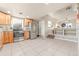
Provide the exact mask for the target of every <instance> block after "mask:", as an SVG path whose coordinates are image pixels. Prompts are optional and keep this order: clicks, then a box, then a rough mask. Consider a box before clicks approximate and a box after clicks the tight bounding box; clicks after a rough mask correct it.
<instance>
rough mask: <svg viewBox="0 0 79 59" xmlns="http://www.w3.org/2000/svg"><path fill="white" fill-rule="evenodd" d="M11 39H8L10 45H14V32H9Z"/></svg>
mask: <svg viewBox="0 0 79 59" xmlns="http://www.w3.org/2000/svg"><path fill="white" fill-rule="evenodd" d="M8 35H9V37H8V39H9V42H10V43H13V32H9V34H8Z"/></svg>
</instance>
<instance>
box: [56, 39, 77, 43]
mask: <svg viewBox="0 0 79 59" xmlns="http://www.w3.org/2000/svg"><path fill="white" fill-rule="evenodd" d="M55 39H58V40H65V41H71V42H75V43H77V42H78V41H76V40H70V39H65V38H64V39H63V38H55Z"/></svg>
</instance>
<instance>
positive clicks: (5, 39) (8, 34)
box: [2, 31, 13, 44]
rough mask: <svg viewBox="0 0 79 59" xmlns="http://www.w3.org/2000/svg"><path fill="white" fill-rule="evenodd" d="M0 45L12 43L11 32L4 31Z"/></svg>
mask: <svg viewBox="0 0 79 59" xmlns="http://www.w3.org/2000/svg"><path fill="white" fill-rule="evenodd" d="M2 43H3V44H6V43H13V32H12V31H4V32H3V35H2Z"/></svg>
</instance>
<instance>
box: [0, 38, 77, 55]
mask: <svg viewBox="0 0 79 59" xmlns="http://www.w3.org/2000/svg"><path fill="white" fill-rule="evenodd" d="M77 52H78V51H77V43H74V42H69V41H64V40H57V39H42V38H37V39H33V40H25V41H21V42H17V43H14V44H13V46H11V45H10V44H7V45H5V46H4V47H3V48H2V49H0V56H77Z"/></svg>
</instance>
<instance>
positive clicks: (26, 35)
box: [24, 31, 29, 39]
mask: <svg viewBox="0 0 79 59" xmlns="http://www.w3.org/2000/svg"><path fill="white" fill-rule="evenodd" d="M24 38H25V39H29V31H25V32H24Z"/></svg>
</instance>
